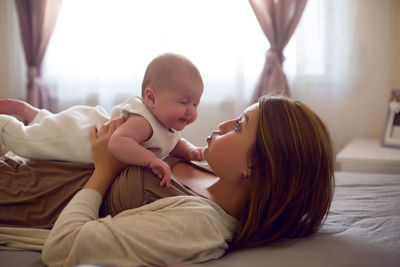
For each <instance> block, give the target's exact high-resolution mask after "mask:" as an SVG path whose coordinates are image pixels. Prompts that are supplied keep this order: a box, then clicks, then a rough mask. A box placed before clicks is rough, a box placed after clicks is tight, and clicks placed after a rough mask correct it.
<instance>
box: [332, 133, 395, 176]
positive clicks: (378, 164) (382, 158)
mask: <svg viewBox="0 0 400 267" xmlns="http://www.w3.org/2000/svg"><path fill="white" fill-rule="evenodd" d="M336 162H337V164H338V168H339V171H344V172H371V173H391V174H400V149H398V148H388V147H382V146H381V145H380V141H379V140H375V139H356V140H353V141H351V142H350V143H349V144H348V145H346V146H345V147H344V148H343V149H342V150H341V151H340V152H339V153H338V154H337V156H336Z"/></svg>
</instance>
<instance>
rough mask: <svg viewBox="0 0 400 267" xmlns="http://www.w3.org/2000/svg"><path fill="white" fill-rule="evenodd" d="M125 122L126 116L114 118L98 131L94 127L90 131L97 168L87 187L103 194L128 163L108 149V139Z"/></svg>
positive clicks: (94, 161)
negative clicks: (118, 158) (121, 160)
mask: <svg viewBox="0 0 400 267" xmlns="http://www.w3.org/2000/svg"><path fill="white" fill-rule="evenodd" d="M124 122H125V118H119V119H114V120H112V121H110V122H108V123H106V124H104V125H103V126H102V127H101V129H100V131H99V132H97V130H96V128H95V127H94V128H93V129H92V131H91V133H90V142H91V145H92V153H93V163H94V166H95V170H94V172H93V174H92V176H91V177H90V178H89V181H88V182H87V183H86V185H85V188H92V189H95V190H97V191H98V192H99V193H100V194H101V195H102V196H104V195H105V193H106V192H107V190H108V187H109V186H110V184H111V183H112V181H113V180H114V178H115V176H117V175H118V173H119V172H120V171H121V170H122V169H124V168H126V167H127V166H128V165H127V164H125V163H122V162H120V161H119V160H117V159H116V158H115V157H114V156H113V155H112V154H111V153H110V151H109V150H108V141H109V140H110V137H111V135H112V134H113V133H114V131H115V130H116V129H117V128H118V127H119V126H121V125H122V124H123V123H124Z"/></svg>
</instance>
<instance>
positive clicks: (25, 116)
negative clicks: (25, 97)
mask: <svg viewBox="0 0 400 267" xmlns="http://www.w3.org/2000/svg"><path fill="white" fill-rule="evenodd" d="M38 112H39V109H37V108H35V107H33V106H31V105H30V104H28V103H26V102H24V101H20V100H16V99H0V114H7V115H12V116H18V117H20V118H21V119H22V120H23V121H24V122H25V123H26V124H29V123H31V122H32V120H33V119H34V118H35V116H36V115H37V113H38Z"/></svg>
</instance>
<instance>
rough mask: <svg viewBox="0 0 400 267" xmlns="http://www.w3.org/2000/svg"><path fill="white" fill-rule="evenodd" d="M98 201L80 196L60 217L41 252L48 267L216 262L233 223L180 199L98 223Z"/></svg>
mask: <svg viewBox="0 0 400 267" xmlns="http://www.w3.org/2000/svg"><path fill="white" fill-rule="evenodd" d="M101 201H102V198H101V196H100V194H99V193H98V192H97V191H95V190H93V189H83V190H81V191H79V192H78V193H77V194H76V195H75V196H74V198H73V199H72V200H71V202H70V203H69V204H68V205H67V206H66V207H65V209H64V210H63V212H62V213H61V214H60V216H59V218H58V220H57V222H56V224H55V225H54V227H53V229H52V231H51V232H50V234H49V236H48V238H47V240H46V242H45V245H44V247H43V251H42V260H43V262H44V263H45V264H47V265H49V266H75V265H79V264H98V265H107V266H154V265H160V264H163V263H165V262H172V261H190V262H203V261H207V260H210V259H216V258H219V257H221V256H222V255H223V254H224V252H225V250H226V249H227V248H228V245H227V241H229V240H231V238H232V233H233V232H234V231H235V229H236V227H237V223H238V222H237V220H236V219H235V218H234V217H232V216H230V215H229V214H227V213H226V212H225V211H224V210H223V209H222V208H221V207H220V206H218V205H217V204H215V203H214V202H212V201H210V200H208V199H204V198H201V197H193V196H179V197H170V198H164V199H160V200H157V201H155V202H153V203H151V204H148V205H145V206H143V207H140V208H137V209H132V210H127V211H124V212H122V213H120V214H118V215H117V216H114V217H111V216H107V217H105V218H101V219H99V218H98V215H97V213H98V210H99V207H100V205H101Z"/></svg>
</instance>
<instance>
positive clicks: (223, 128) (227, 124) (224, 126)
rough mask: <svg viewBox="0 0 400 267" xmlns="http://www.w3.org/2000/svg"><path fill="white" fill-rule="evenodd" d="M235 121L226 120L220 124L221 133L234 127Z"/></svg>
mask: <svg viewBox="0 0 400 267" xmlns="http://www.w3.org/2000/svg"><path fill="white" fill-rule="evenodd" d="M233 124H234V121H233V120H232V121H225V122H223V123H221V124H220V125H218V128H219V131H220V133H221V134H224V133H226V132H229V131H230V130H231V129H232V127H233Z"/></svg>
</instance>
